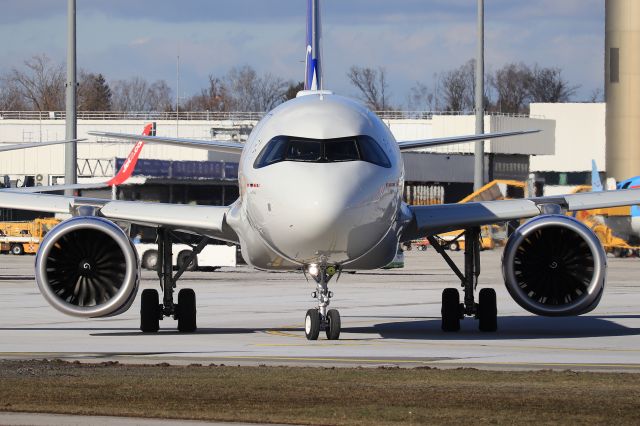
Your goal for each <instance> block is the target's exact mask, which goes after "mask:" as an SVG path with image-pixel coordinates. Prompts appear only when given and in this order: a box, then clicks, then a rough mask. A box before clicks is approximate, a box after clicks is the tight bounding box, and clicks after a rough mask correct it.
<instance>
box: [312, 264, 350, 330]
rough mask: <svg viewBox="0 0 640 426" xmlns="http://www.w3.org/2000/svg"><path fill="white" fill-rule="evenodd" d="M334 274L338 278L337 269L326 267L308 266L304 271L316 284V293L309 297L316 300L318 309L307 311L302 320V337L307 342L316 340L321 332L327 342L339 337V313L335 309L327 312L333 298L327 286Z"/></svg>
mask: <svg viewBox="0 0 640 426" xmlns="http://www.w3.org/2000/svg"><path fill="white" fill-rule="evenodd" d="M336 272H338V276H339V275H340V273H339V270H338V268H336V267H335V266H326V265H323V266H318V265H309V266H308V267H307V268H306V269H305V274H309V275H311V277H313V279H314V280H315V282H316V291H314V292H313V293H311V297H313V298H314V299H318V307H317V308H312V309H309V310H308V311H307V315H306V316H305V319H304V335H305V336H306V337H307V339H308V340H318V336H319V335H320V331H321V330H324V331H325V332H326V334H327V339H329V340H337V339H338V338H339V337H340V328H341V324H340V313H339V312H338V310H337V309H329V310H327V307H328V306H329V303H330V301H331V298H332V297H333V292H331V291H329V286H328V284H329V280H330V279H331V277H333V276H334V275H335V274H336Z"/></svg>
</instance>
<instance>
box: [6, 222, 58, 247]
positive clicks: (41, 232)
mask: <svg viewBox="0 0 640 426" xmlns="http://www.w3.org/2000/svg"><path fill="white" fill-rule="evenodd" d="M58 223H60V221H59V220H58V219H54V218H45V219H34V220H32V221H19V222H0V252H2V253H11V254H15V255H21V254H25V253H27V254H35V253H36V252H37V251H38V248H39V247H40V242H41V241H42V238H43V237H44V236H45V234H46V233H47V232H48V231H49V230H50V229H51V228H53V227H54V226H56V225H57V224H58Z"/></svg>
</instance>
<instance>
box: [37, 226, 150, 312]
mask: <svg viewBox="0 0 640 426" xmlns="http://www.w3.org/2000/svg"><path fill="white" fill-rule="evenodd" d="M35 273H36V282H37V283H38V287H39V288H40V292H41V293H42V295H43V296H44V298H45V299H46V300H47V302H49V304H51V306H53V307H54V308H56V309H57V310H59V311H60V312H62V313H65V314H67V315H72V316H78V317H89V318H97V317H106V316H112V315H118V314H120V313H122V312H124V311H126V310H127V309H129V307H130V306H131V303H133V299H134V298H135V296H136V293H137V291H138V283H139V276H140V267H139V261H138V255H137V252H136V250H135V248H134V247H133V244H132V243H131V240H130V239H129V237H127V235H126V234H125V233H124V231H123V230H122V229H120V228H119V227H118V226H117V225H116V224H114V223H113V222H110V221H108V220H106V219H103V218H100V217H95V216H80V217H74V218H71V219H68V220H66V221H64V222H62V223H60V224H58V225H57V226H56V227H55V228H53V229H52V230H51V231H49V232H48V233H47V235H46V236H45V238H44V240H43V241H42V244H41V245H40V249H39V250H38V253H37V255H36V269H35Z"/></svg>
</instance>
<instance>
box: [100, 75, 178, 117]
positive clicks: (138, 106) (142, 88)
mask: <svg viewBox="0 0 640 426" xmlns="http://www.w3.org/2000/svg"><path fill="white" fill-rule="evenodd" d="M112 107H113V109H114V110H115V111H170V110H171V109H172V98H171V89H170V88H169V85H168V84H167V82H166V81H164V80H158V81H156V82H154V83H152V84H149V83H148V82H147V81H146V80H145V79H143V78H141V77H132V78H130V79H128V80H117V81H115V82H114V83H113V84H112Z"/></svg>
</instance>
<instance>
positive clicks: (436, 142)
mask: <svg viewBox="0 0 640 426" xmlns="http://www.w3.org/2000/svg"><path fill="white" fill-rule="evenodd" d="M539 131H540V130H518V131H515V132H497V133H484V134H482V135H466V136H452V137H446V138H434V139H420V140H414V141H400V142H398V147H399V148H400V150H401V151H406V150H409V149H416V148H428V147H432V146H440V145H451V144H455V143H463V142H474V141H483V140H488V139H498V138H506V137H509V136H522V135H528V134H530V133H538V132H539Z"/></svg>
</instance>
